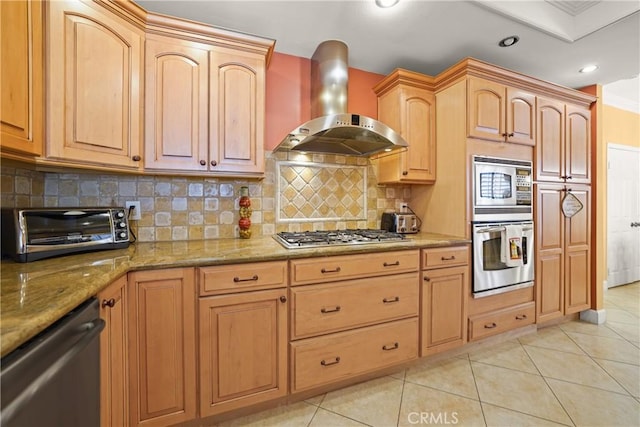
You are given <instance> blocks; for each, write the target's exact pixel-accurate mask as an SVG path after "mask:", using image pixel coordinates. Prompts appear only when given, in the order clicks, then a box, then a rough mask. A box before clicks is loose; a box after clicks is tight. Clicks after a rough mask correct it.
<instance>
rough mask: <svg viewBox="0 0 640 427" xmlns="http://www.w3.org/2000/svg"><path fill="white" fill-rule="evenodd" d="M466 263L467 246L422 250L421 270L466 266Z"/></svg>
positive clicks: (467, 256)
mask: <svg viewBox="0 0 640 427" xmlns="http://www.w3.org/2000/svg"><path fill="white" fill-rule="evenodd" d="M468 263H469V248H468V247H467V246H453V247H450V248H433V249H423V250H422V268H423V269H428V268H440V267H449V266H455V265H466V264H468Z"/></svg>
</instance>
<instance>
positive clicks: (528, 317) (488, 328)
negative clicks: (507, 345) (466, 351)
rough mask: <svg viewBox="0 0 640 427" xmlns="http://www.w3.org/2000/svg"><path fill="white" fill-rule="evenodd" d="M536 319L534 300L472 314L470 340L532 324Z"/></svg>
mask: <svg viewBox="0 0 640 427" xmlns="http://www.w3.org/2000/svg"><path fill="white" fill-rule="evenodd" d="M535 320H536V306H535V303H533V302H528V303H525V304H519V305H516V306H513V307H509V308H504V309H502V310H498V311H494V312H492V313H487V314H483V315H478V316H472V317H469V341H473V340H477V339H480V338H484V337H488V336H491V335H496V334H499V333H501V332H505V331H508V330H510V329H515V328H519V327H522V326H526V325H530V324H532V323H534V322H535Z"/></svg>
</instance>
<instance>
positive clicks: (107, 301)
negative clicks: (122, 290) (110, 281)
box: [102, 298, 116, 308]
mask: <svg viewBox="0 0 640 427" xmlns="http://www.w3.org/2000/svg"><path fill="white" fill-rule="evenodd" d="M114 305H116V300H115V299H114V298H109V299H104V300H102V308H105V307H110V308H113V306H114Z"/></svg>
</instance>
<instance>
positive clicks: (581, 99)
mask: <svg viewBox="0 0 640 427" xmlns="http://www.w3.org/2000/svg"><path fill="white" fill-rule="evenodd" d="M469 76H475V77H480V78H483V79H486V80H491V81H495V82H497V83H502V84H505V85H508V86H513V87H515V88H518V89H522V90H526V91H531V92H533V93H535V94H536V95H538V96H548V97H551V98H554V99H558V100H562V101H564V102H569V103H573V104H578V105H583V106H587V107H588V106H590V105H591V104H592V103H593V102H595V101H596V100H597V98H596V97H595V96H593V95H589V94H587V93H584V92H580V91H579V90H576V89H571V88H567V87H564V86H560V85H558V84H555V83H550V82H547V81H544V80H540V79H537V78H534V77H530V76H527V75H525V74H521V73H518V72H516V71H512V70H508V69H506V68H502V67H499V66H497V65H493V64H489V63H487V62H483V61H480V60H478V59H475V58H465V59H463V60H461V61H460V62H458V63H457V64H455V65H453V66H451V67H449V68H448V69H446V70H445V71H443V72H442V73H440V74H438V75H437V76H436V78H435V90H436V92H439V91H441V90H443V89H446V88H447V87H449V86H451V85H452V84H454V83H456V82H458V81H460V80H462V79H464V78H466V77H469Z"/></svg>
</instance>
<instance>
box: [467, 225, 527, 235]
mask: <svg viewBox="0 0 640 427" xmlns="http://www.w3.org/2000/svg"><path fill="white" fill-rule="evenodd" d="M505 230H506V227H489V228H480V229H478V230H477V231H476V233H477V234H483V233H497V232H499V231H505ZM531 230H533V227H522V231H531Z"/></svg>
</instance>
